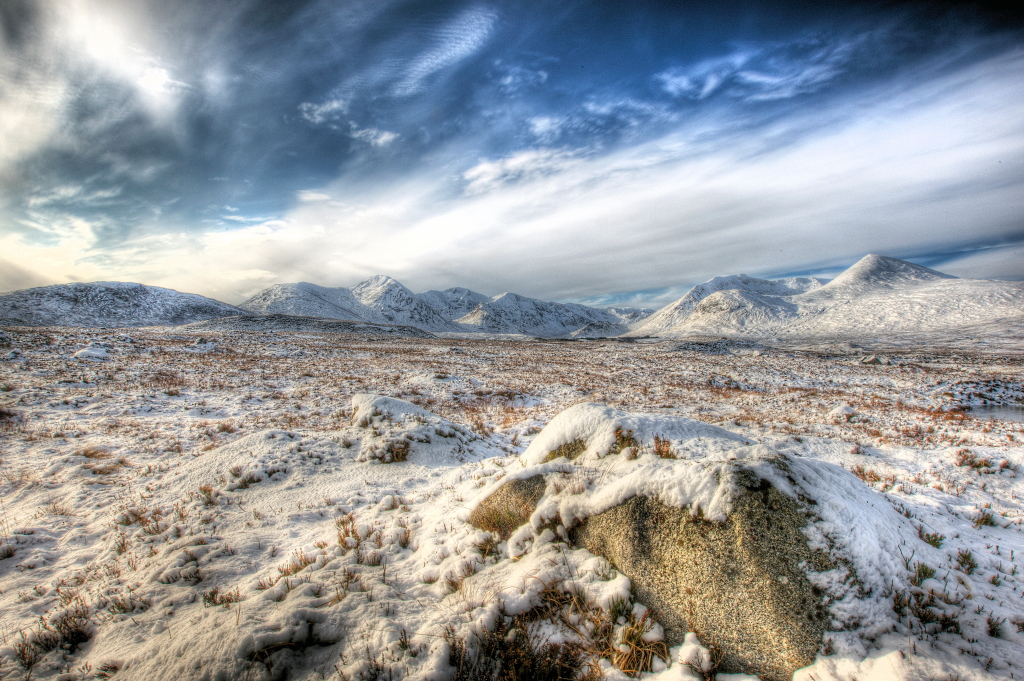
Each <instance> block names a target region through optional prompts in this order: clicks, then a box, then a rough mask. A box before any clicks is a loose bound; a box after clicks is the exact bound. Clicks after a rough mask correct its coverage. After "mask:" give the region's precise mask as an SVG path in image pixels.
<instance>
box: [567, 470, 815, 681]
mask: <svg viewBox="0 0 1024 681" xmlns="http://www.w3.org/2000/svg"><path fill="white" fill-rule="evenodd" d="M733 470H734V471H735V476H734V477H735V479H734V480H733V484H734V488H735V489H736V490H737V493H736V496H735V498H734V499H733V510H732V513H731V514H730V515H729V517H728V519H727V520H726V521H725V522H713V521H709V520H705V519H703V518H701V517H700V516H697V517H695V516H693V515H691V513H690V511H689V510H687V509H680V508H674V507H671V506H666V505H664V504H662V503H661V502H659V501H658V500H656V499H653V498H649V497H643V496H636V497H633V498H631V499H629V500H628V501H626V502H625V503H622V504H620V505H618V506H616V507H614V508H611V509H609V510H607V511H605V512H603V513H600V514H598V515H595V516H593V517H591V518H588V519H587V520H585V521H584V522H583V523H582V524H581V525H579V526H578V527H576V528H573V529H572V530H570V539H571V541H572V543H573V544H575V545H577V546H580V547H583V548H586V549H588V550H589V551H591V552H592V553H595V554H597V555H600V556H603V557H604V558H606V559H607V560H609V561H610V562H611V563H612V564H613V565H614V566H615V567H616V568H617V569H618V570H619V571H620V572H622V573H623V574H624V575H626V576H627V577H629V578H630V580H631V581H632V583H633V589H634V591H635V593H636V597H637V600H639V601H640V602H642V603H644V604H645V605H648V606H649V607H650V608H652V609H653V610H654V611H655V612H656V613H657V617H658V621H659V622H660V623H661V624H662V626H663V627H664V628H665V638H666V643H667V644H668V645H669V646H673V645H678V644H681V643H683V640H684V637H685V635H686V633H687V631H693V632H695V633H696V634H697V636H698V637H699V638H700V640H701V641H703V642H704V643H705V644H706V645H708V644H710V645H713V646H716V647H718V648H719V649H720V650H721V651H722V653H723V658H722V666H721V671H723V672H744V673H752V674H756V675H758V676H759V677H761V678H762V679H764V680H765V681H782V680H783V679H790V678H791V677H792V675H793V672H794V671H795V670H797V669H799V668H800V667H804V666H806V665H808V664H810V663H811V662H813V661H814V658H815V656H816V655H817V653H818V651H819V649H820V647H821V645H822V634H823V633H824V632H825V630H826V628H827V626H828V623H829V615H828V612H827V611H826V609H825V607H824V603H823V595H824V594H823V593H822V592H821V591H820V590H819V589H817V588H816V587H815V586H813V585H812V584H811V582H810V581H809V580H808V578H807V575H806V573H805V571H804V568H803V566H812V567H813V569H815V570H818V571H823V570H826V569H829V568H830V567H832V566H830V565H829V561H828V558H827V556H826V555H825V554H823V553H821V552H816V551H812V550H811V549H810V548H809V547H808V544H807V537H806V536H804V534H803V533H802V532H801V528H802V527H804V525H806V522H807V520H806V517H807V512H806V510H805V509H804V508H802V506H801V504H800V502H798V501H797V500H795V499H793V498H792V497H789V496H787V495H785V494H782V493H780V492H779V491H777V490H776V489H775V488H774V487H773V486H772V485H771V484H769V483H768V482H767V481H766V480H763V479H759V478H758V477H757V476H756V475H755V474H754V473H753V472H752V471H750V470H747V469H744V468H742V467H739V466H736V467H734V469H733Z"/></svg>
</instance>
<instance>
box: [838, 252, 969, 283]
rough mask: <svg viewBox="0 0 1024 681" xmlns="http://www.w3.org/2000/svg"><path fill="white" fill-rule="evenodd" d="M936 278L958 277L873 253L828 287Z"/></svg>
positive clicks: (913, 281)
mask: <svg viewBox="0 0 1024 681" xmlns="http://www.w3.org/2000/svg"><path fill="white" fill-rule="evenodd" d="M936 279H956V277H954V276H952V275H949V274H943V273H942V272H937V271H936V270H933V269H930V268H928V267H925V266H923V265H915V264H914V263H912V262H907V261H906V260H899V259H898V258H890V257H888V256H885V255H878V254H875V253H871V254H869V255H865V256H864V257H863V258H861V259H860V260H858V261H857V262H856V263H855V264H854V265H853V266H852V267H850V268H849V269H848V270H846V271H845V272H843V273H842V274H840V275H839V276H838V277H836V278H835V279H833V280H832V281H831V282H830V283H829V284H828V285H827V288H829V289H836V288H839V287H844V286H858V287H864V286H892V285H893V284H899V283H904V284H909V283H916V282H926V281H934V280H936Z"/></svg>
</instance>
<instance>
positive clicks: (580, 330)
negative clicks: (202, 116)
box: [240, 275, 649, 337]
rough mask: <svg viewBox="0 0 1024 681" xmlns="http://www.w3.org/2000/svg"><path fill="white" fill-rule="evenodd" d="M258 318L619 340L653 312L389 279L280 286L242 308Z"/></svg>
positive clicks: (275, 286) (263, 292)
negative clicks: (421, 289) (414, 287)
mask: <svg viewBox="0 0 1024 681" xmlns="http://www.w3.org/2000/svg"><path fill="white" fill-rule="evenodd" d="M240 307H242V308H243V309H245V310H248V311H250V312H253V313H257V314H270V313H278V314H288V315H306V316H314V317H324V318H335V319H346V320H359V321H366V322H373V323H388V324H400V325H407V326H414V327H417V328H420V329H423V330H425V331H432V332H442V333H443V332H447V333H473V334H478V333H487V334H517V335H526V336H541V337H565V336H570V335H575V336H581V337H594V336H602V337H603V336H617V335H620V334H622V333H624V332H626V331H627V330H628V329H629V324H631V323H633V322H634V321H636V320H638V319H642V318H643V317H644V316H646V314H649V311H646V310H638V309H634V308H613V309H609V310H604V309H599V308H592V307H587V306H585V305H579V304H576V303H564V304H563V303H552V302H547V301H542V300H536V299H534V298H527V297H525V296H520V295H518V294H515V293H502V294H500V295H497V296H494V297H488V296H485V295H483V294H480V293H476V292H475V291H471V290H469V289H466V288H451V289H447V290H445V291H426V292H425V293H418V294H415V293H413V292H412V291H410V290H409V289H408V288H406V287H405V286H403V285H402V284H401V283H399V282H398V281H396V280H395V279H392V278H391V277H388V276H385V275H376V276H373V277H370V278H369V279H367V280H365V281H362V282H360V283H358V284H356V285H354V286H351V287H347V288H346V287H341V288H325V287H322V286H316V285H314V284H308V283H304V282H302V283H298V284H276V285H274V286H271V287H269V288H267V289H265V290H263V291H260V292H259V293H257V294H256V295H254V296H253V297H252V298H250V299H249V300H247V301H246V302H244V303H242V305H241V306H240Z"/></svg>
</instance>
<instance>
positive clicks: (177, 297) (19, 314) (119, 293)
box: [0, 281, 242, 327]
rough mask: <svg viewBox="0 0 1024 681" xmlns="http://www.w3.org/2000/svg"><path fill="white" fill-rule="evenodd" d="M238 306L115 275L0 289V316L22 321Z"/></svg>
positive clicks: (167, 320)
mask: <svg viewBox="0 0 1024 681" xmlns="http://www.w3.org/2000/svg"><path fill="white" fill-rule="evenodd" d="M241 312H242V311H241V310H239V309H238V308H236V307H234V306H232V305H227V304H225V303H221V302H219V301H216V300H213V299H211V298H204V297H203V296H198V295H195V294H192V293H179V292H178V291H174V290H171V289H166V288H159V287H156V286H144V285H142V284H133V283H126V282H119V281H99V282H93V283H89V284H84V283H78V284H57V285H54V286H43V287H40V288H30V289H24V290H21V291H14V292H12V293H6V294H3V295H0V320H2V321H3V323H5V324H10V325H13V324H17V325H23V326H53V325H56V326H83V327H97V326H100V327H118V326H162V325H174V324H186V323H188V322H193V321H198V320H201V319H211V318H214V317H224V316H226V315H234V314H239V313H241Z"/></svg>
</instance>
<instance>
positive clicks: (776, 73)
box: [655, 29, 885, 101]
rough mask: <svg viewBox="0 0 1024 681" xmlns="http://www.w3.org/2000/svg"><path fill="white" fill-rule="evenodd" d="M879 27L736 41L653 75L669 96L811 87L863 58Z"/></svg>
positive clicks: (764, 94)
mask: <svg viewBox="0 0 1024 681" xmlns="http://www.w3.org/2000/svg"><path fill="white" fill-rule="evenodd" d="M884 33H885V31H884V30H882V29H879V30H876V31H873V32H862V33H855V34H852V35H847V36H835V35H808V36H804V37H802V38H799V39H797V40H794V41H791V42H772V43H767V44H762V45H753V44H746V45H739V46H737V47H736V48H735V49H734V50H733V51H732V52H730V53H729V54H727V55H724V56H721V57H716V58H713V59H706V60H703V61H700V62H698V63H696V64H692V65H689V66H675V67H672V68H669V69H666V70H664V71H662V72H660V73H658V74H656V75H655V79H656V80H657V81H658V82H659V83H660V84H661V86H662V88H663V89H664V91H665V92H666V93H668V94H670V95H672V96H673V97H682V98H687V99H695V100H701V99H707V98H708V97H710V96H712V95H714V94H722V95H725V96H728V97H733V98H737V99H744V100H748V101H764V100H772V99H787V98H790V97H796V96H798V95H802V94H809V93H812V92H816V91H818V90H820V89H821V88H822V87H824V86H825V85H826V84H827V83H829V82H830V81H832V80H833V79H835V78H837V77H839V76H841V75H843V74H844V73H846V72H847V71H848V70H849V69H850V68H851V67H852V66H854V65H855V64H856V61H857V60H858V58H861V59H863V58H864V56H865V55H864V54H862V52H864V51H865V50H868V49H870V48H871V46H872V45H873V44H874V42H875V41H876V40H878V39H880V38H882V37H883V36H882V35H880V34H884Z"/></svg>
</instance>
